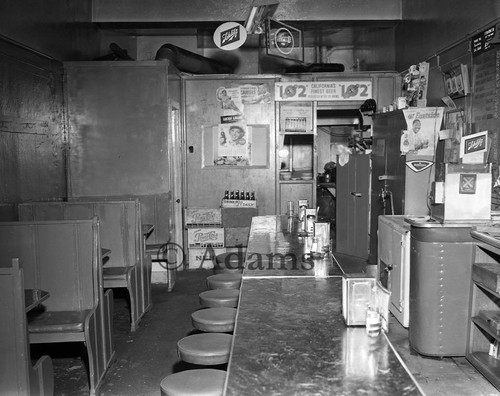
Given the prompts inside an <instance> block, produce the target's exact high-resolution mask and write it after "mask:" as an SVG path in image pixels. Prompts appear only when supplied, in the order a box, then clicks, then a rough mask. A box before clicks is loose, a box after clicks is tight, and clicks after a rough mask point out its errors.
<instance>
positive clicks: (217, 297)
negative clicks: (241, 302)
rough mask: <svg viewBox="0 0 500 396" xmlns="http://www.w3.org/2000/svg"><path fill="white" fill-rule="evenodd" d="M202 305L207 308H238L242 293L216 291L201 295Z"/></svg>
mask: <svg viewBox="0 0 500 396" xmlns="http://www.w3.org/2000/svg"><path fill="white" fill-rule="evenodd" d="M199 296H200V304H201V306H202V307H205V308H217V307H230V308H236V307H237V306H238V299H239V297H240V291H239V290H238V289H215V290H207V291H204V292H201V293H200V295H199Z"/></svg>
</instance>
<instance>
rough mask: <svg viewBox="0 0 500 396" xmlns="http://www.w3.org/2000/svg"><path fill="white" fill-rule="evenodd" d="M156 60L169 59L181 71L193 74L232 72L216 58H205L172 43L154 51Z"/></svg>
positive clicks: (231, 69)
mask: <svg viewBox="0 0 500 396" xmlns="http://www.w3.org/2000/svg"><path fill="white" fill-rule="evenodd" d="M155 59H156V60H165V59H166V60H169V61H170V62H172V63H173V64H174V66H175V67H176V68H177V69H179V70H180V71H182V72H185V73H193V74H232V73H234V70H233V68H232V67H231V66H228V65H225V64H223V63H220V62H218V61H216V60H213V59H210V58H205V57H204V56H201V55H198V54H195V53H194V52H191V51H188V50H185V49H183V48H180V47H177V46H176V45H173V44H164V45H162V46H161V47H160V49H159V50H158V52H156V58H155Z"/></svg>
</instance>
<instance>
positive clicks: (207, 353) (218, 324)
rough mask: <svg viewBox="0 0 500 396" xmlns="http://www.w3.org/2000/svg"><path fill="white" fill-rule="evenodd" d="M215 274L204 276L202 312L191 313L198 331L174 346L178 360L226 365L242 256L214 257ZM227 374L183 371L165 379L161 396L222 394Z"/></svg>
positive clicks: (204, 364)
mask: <svg viewBox="0 0 500 396" xmlns="http://www.w3.org/2000/svg"><path fill="white" fill-rule="evenodd" d="M216 262H217V265H216V268H215V272H216V274H215V275H211V276H209V277H207V281H206V282H207V287H208V289H209V290H207V291H204V292H202V293H200V295H199V299H200V305H201V307H202V309H200V310H198V311H195V312H193V313H192V314H191V322H192V324H193V327H194V328H195V329H196V330H198V331H201V332H202V333H200V334H193V335H189V336H187V337H184V338H182V339H181V340H179V342H178V343H177V353H178V355H179V358H180V359H181V360H182V361H184V362H187V363H191V364H195V365H202V366H215V365H222V364H226V363H228V362H229V355H230V351H231V343H232V339H233V335H232V334H231V333H232V331H233V330H234V324H235V321H236V313H237V309H236V308H237V306H238V300H239V294H240V291H239V289H240V286H241V279H242V276H241V272H242V266H243V263H244V257H243V256H242V255H241V254H234V253H224V254H221V255H218V256H217V258H216ZM225 380H226V371H224V370H220V369H214V368H202V369H192V370H186V371H182V372H179V373H175V374H171V375H169V376H167V377H165V378H164V379H163V380H162V382H161V384H160V390H161V394H162V396H212V395H214V396H215V395H222V393H223V391H224V382H225Z"/></svg>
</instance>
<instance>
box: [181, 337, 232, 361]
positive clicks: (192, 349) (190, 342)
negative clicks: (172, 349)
mask: <svg viewBox="0 0 500 396" xmlns="http://www.w3.org/2000/svg"><path fill="white" fill-rule="evenodd" d="M232 340H233V336H232V335H231V334H225V333H203V334H194V335H190V336H187V337H184V338H182V339H180V340H179V341H178V342H177V354H178V355H179V358H180V359H181V360H183V361H184V362H186V363H192V364H200V365H207V366H213V365H217V364H225V363H227V362H229V353H230V351H231V342H232Z"/></svg>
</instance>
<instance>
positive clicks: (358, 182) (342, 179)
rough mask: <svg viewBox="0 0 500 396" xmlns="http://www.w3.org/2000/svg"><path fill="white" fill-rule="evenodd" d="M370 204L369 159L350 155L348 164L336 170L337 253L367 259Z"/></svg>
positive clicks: (361, 155) (366, 156)
mask: <svg viewBox="0 0 500 396" xmlns="http://www.w3.org/2000/svg"><path fill="white" fill-rule="evenodd" d="M337 163H339V162H337ZM369 203H370V156H369V155H364V154H359V155H350V156H349V161H348V162H347V164H345V165H344V166H337V216H336V217H337V220H336V249H335V250H336V251H337V252H338V253H342V254H347V255H349V256H355V257H360V258H363V259H367V258H368V237H369Z"/></svg>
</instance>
